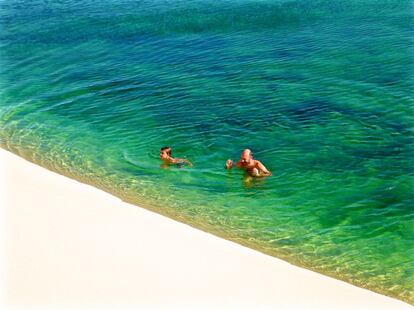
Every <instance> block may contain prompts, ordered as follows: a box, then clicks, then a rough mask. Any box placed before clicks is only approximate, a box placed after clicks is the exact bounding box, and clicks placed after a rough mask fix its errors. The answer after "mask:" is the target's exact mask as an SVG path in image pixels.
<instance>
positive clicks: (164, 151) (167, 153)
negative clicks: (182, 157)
mask: <svg viewBox="0 0 414 310" xmlns="http://www.w3.org/2000/svg"><path fill="white" fill-rule="evenodd" d="M168 157H171V147H169V146H164V147H162V148H161V150H160V158H161V159H163V158H168Z"/></svg>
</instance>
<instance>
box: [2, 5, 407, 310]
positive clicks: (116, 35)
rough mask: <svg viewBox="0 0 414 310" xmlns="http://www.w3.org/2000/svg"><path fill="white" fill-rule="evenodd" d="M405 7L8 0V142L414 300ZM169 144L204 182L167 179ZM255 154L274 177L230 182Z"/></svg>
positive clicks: (198, 221) (242, 239) (189, 175)
mask: <svg viewBox="0 0 414 310" xmlns="http://www.w3.org/2000/svg"><path fill="white" fill-rule="evenodd" d="M412 12H413V10H412V5H411V3H410V1H404V0H403V1H400V0H389V1H374V0H359V1H356V0H349V1H339V0H338V1H337V0H333V1H323V0H319V1H304V0H303V1H286V0H285V1H261V2H253V1H244V0H240V1H236V0H231V1H230V0H229V1H221V2H216V1H161V0H160V1H140V2H138V3H137V2H134V1H126V0H122V1H109V0H106V1H91V0H88V1H83V2H82V4H79V3H78V2H75V1H65V2H48V1H2V2H0V68H1V69H0V92H1V93H0V94H1V95H0V96H1V101H0V102H1V106H0V144H1V146H2V147H4V148H6V149H9V150H11V151H13V152H15V153H17V154H20V155H21V156H24V157H26V158H28V159H30V160H32V161H34V162H35V163H37V164H40V165H43V166H46V167H48V168H50V169H53V170H55V171H58V172H60V173H62V174H65V175H69V176H71V177H74V178H77V179H79V180H82V181H84V182H87V183H90V184H93V185H95V186H97V187H100V188H102V189H105V190H107V191H109V192H111V193H114V194H116V195H118V196H120V197H122V198H123V199H125V200H127V201H130V202H134V203H137V204H139V205H142V206H145V207H147V208H150V209H152V210H155V211H157V212H160V213H162V214H165V215H168V216H171V217H173V218H175V219H178V220H181V221H184V222H186V223H189V224H191V225H193V226H196V227H199V228H201V229H204V230H207V231H210V232H212V233H215V234H218V235H220V236H222V237H225V238H228V239H231V240H234V241H236V242H239V243H241V244H244V245H247V246H250V247H253V248H255V249H258V250H260V251H262V252H265V253H268V254H271V255H275V256H278V257H281V258H283V259H285V260H287V261H290V262H292V263H294V264H297V265H300V266H304V267H307V268H310V269H312V270H316V271H318V272H321V273H324V274H328V275H331V276H334V277H336V278H340V279H344V280H346V281H348V282H351V283H353V284H356V285H359V286H363V287H366V288H369V289H372V290H374V291H378V292H381V293H383V294H387V295H390V296H394V297H396V298H399V299H402V300H405V301H408V302H410V303H414V292H413V291H414V290H413V283H414V206H413V201H414V199H413V198H414V197H413V191H412V189H413V175H414V163H413V143H412V142H413V141H412V139H413V136H412V134H413V110H412V104H413V97H412V92H411V90H412V86H413V75H412V72H413V69H414V68H413V59H412V43H413V42H412V34H413V33H412V20H413V13H412ZM164 145H171V146H172V147H173V155H175V156H178V157H186V158H188V159H189V160H191V161H192V162H193V163H194V167H193V168H191V169H190V168H184V169H178V168H176V167H170V168H168V169H163V168H162V167H160V162H159V159H158V151H159V148H160V147H161V146H164ZM246 147H248V148H251V149H252V150H253V153H254V156H255V157H256V158H257V159H260V160H261V161H262V162H263V163H264V164H265V165H266V166H267V167H268V168H269V169H270V170H271V171H272V172H273V176H272V177H270V178H266V179H260V180H249V179H247V178H245V177H244V175H243V173H242V172H240V171H237V170H234V171H226V170H224V169H223V166H224V162H225V160H226V159H227V158H233V159H234V160H236V159H237V158H238V156H239V153H240V151H241V150H242V149H243V148H246Z"/></svg>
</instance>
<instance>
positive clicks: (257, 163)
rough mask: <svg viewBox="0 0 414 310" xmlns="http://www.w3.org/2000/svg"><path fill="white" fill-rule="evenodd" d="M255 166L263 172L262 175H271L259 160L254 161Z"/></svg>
mask: <svg viewBox="0 0 414 310" xmlns="http://www.w3.org/2000/svg"><path fill="white" fill-rule="evenodd" d="M256 167H257V169H259V170H260V171H261V172H263V174H264V175H269V176H270V175H272V173H271V172H270V171H269V170H267V169H266V167H265V166H264V165H263V164H262V163H261V162H260V161H257V162H256Z"/></svg>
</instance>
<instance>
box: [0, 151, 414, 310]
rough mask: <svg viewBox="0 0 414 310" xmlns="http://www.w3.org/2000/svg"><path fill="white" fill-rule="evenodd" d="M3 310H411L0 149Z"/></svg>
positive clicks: (375, 294) (398, 303)
mask: <svg viewBox="0 0 414 310" xmlns="http://www.w3.org/2000/svg"><path fill="white" fill-rule="evenodd" d="M0 164H1V166H0V169H1V178H2V179H1V184H0V185H1V186H0V188H1V201H0V203H1V206H2V208H1V209H2V210H1V211H2V227H3V228H2V229H3V231H2V232H1V235H2V237H1V238H0V240H1V241H2V243H3V244H2V246H3V249H4V250H3V249H2V251H1V253H2V254H1V258H2V272H1V275H2V281H3V282H2V295H3V296H2V299H3V302H5V303H7V304H8V305H9V307H10V306H13V305H14V306H36V307H43V306H54V305H55V306H56V305H66V306H74V305H83V306H87V305H95V306H96V305H113V306H115V305H116V306H117V307H119V306H120V305H140V306H144V307H151V308H153V307H155V308H168V309H170V308H183V307H184V308H194V307H195V306H196V307H200V306H203V307H204V308H223V307H224V308H237V309H240V308H242V309H245V308H251V309H257V308H258V307H260V308H272V309H273V308H274V309H276V308H277V309H364V310H365V309H375V310H377V309H413V307H411V306H410V305H408V304H406V303H403V302H401V301H399V300H396V299H393V298H390V297H387V296H383V295H380V294H377V293H374V292H371V291H369V290H366V289H362V288H358V287H355V286H353V285H350V284H348V283H345V282H342V281H339V280H336V279H332V278H329V277H326V276H324V275H320V274H318V273H315V272H312V271H309V270H306V269H302V268H299V267H296V266H293V265H290V264H289V263H287V262H285V261H282V260H279V259H276V258H274V257H271V256H267V255H265V254H262V253H260V252H257V251H254V250H252V249H249V248H245V247H243V246H240V245H238V244H236V243H233V242H230V241H227V240H224V239H221V238H218V237H216V236H213V235H211V234H208V233H205V232H202V231H200V230H197V229H194V228H192V227H190V226H187V225H185V224H182V223H179V222H176V221H173V220H171V219H169V218H166V217H163V216H161V215H158V214H156V213H153V212H150V211H148V210H145V209H142V208H139V207H137V206H134V205H131V204H128V203H125V202H123V201H121V200H120V199H118V198H116V197H114V196H112V195H110V194H108V193H105V192H103V191H101V190H98V189H96V188H94V187H92V186H89V185H85V184H82V183H79V182H77V181H75V180H72V179H69V178H67V177H64V176H61V175H59V174H56V173H54V172H51V171H49V170H47V169H45V168H42V167H40V166H37V165H35V164H32V163H30V162H28V161H26V160H24V159H22V158H20V157H18V156H16V155H14V154H12V153H10V152H7V151H5V150H2V149H0Z"/></svg>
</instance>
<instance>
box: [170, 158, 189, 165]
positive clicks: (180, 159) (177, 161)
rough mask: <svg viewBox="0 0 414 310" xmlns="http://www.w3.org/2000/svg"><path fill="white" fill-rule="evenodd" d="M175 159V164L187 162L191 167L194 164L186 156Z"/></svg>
mask: <svg viewBox="0 0 414 310" xmlns="http://www.w3.org/2000/svg"><path fill="white" fill-rule="evenodd" d="M173 160H174V162H173V163H174V164H180V163H186V164H188V165H189V166H190V167H192V166H193V164H192V163H191V162H190V161H189V160H187V159H185V158H173Z"/></svg>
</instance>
